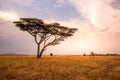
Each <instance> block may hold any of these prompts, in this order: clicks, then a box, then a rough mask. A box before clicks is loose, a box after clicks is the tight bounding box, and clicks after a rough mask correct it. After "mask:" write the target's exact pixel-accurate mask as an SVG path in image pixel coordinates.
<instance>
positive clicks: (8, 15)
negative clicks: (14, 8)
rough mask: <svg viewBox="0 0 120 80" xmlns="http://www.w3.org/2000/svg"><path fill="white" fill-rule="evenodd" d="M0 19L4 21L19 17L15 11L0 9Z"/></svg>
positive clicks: (14, 19)
mask: <svg viewBox="0 0 120 80" xmlns="http://www.w3.org/2000/svg"><path fill="white" fill-rule="evenodd" d="M0 19H2V20H5V21H16V20H18V19H19V17H18V15H17V14H16V13H12V12H4V11H0Z"/></svg>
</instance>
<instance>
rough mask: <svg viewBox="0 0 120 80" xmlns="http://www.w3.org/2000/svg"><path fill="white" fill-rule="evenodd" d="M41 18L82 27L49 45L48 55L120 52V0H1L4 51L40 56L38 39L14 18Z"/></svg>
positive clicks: (0, 39)
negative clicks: (38, 54) (17, 23)
mask: <svg viewBox="0 0 120 80" xmlns="http://www.w3.org/2000/svg"><path fill="white" fill-rule="evenodd" d="M19 18H39V19H42V20H43V21H45V22H46V23H54V22H58V23H60V24H61V25H64V26H67V27H70V28H78V31H77V32H76V33H75V34H74V36H72V37H70V38H68V39H66V40H65V41H64V42H61V43H60V44H59V45H56V46H51V47H48V48H47V50H46V51H45V53H44V54H46V55H47V54H50V53H53V54H55V55H81V54H84V53H85V54H89V53H90V52H91V51H93V52H95V53H100V54H105V53H118V54H120V42H119V41H120V0H1V1H0V53H19V54H34V55H36V47H37V45H36V44H35V41H34V38H33V37H32V36H31V35H30V34H29V33H27V32H23V31H20V30H19V29H18V28H16V27H15V24H13V21H18V20H19Z"/></svg>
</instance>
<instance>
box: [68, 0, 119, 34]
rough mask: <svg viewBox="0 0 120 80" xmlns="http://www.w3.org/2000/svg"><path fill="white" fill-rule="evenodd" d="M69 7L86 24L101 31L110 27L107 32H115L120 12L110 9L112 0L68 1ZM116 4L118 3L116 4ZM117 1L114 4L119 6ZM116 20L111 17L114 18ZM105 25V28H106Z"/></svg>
mask: <svg viewBox="0 0 120 80" xmlns="http://www.w3.org/2000/svg"><path fill="white" fill-rule="evenodd" d="M68 1H69V2H70V3H71V5H73V6H74V7H75V9H76V10H77V11H78V12H79V15H82V16H83V17H84V19H85V22H86V23H89V24H92V25H93V26H94V27H96V28H99V29H101V30H103V29H106V28H107V26H110V29H109V31H111V32H116V31H118V29H117V30H116V28H117V27H119V25H120V23H119V20H120V14H119V13H120V11H119V10H116V9H114V8H112V7H111V6H110V5H109V3H111V2H112V0H87V1H86V0H68ZM117 2H118V3H117ZM119 2H120V1H119V0H117V1H116V4H119ZM116 15H117V18H115V17H113V16H116ZM106 25H107V26H106ZM91 27H92V26H91Z"/></svg>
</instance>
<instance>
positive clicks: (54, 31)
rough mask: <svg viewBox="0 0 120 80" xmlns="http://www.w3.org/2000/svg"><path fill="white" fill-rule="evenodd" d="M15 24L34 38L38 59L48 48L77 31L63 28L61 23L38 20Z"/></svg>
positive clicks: (31, 19)
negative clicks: (47, 22)
mask: <svg viewBox="0 0 120 80" xmlns="http://www.w3.org/2000/svg"><path fill="white" fill-rule="evenodd" d="M14 23H15V25H16V27H18V28H19V29H20V30H22V31H27V32H28V33H29V34H31V35H32V36H33V37H34V40H35V42H36V44H37V58H41V56H42V54H43V52H44V51H45V49H46V48H47V47H48V46H52V45H56V44H59V43H60V41H64V39H66V38H68V37H70V36H73V34H74V33H75V31H77V29H76V28H68V27H65V26H61V25H60V24H59V23H50V24H46V23H44V22H43V20H41V19H37V18H20V20H19V21H15V22H14Z"/></svg>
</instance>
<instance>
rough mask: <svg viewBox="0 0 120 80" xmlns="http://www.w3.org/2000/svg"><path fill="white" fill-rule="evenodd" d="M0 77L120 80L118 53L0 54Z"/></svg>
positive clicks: (17, 79) (8, 79)
mask: <svg viewBox="0 0 120 80" xmlns="http://www.w3.org/2000/svg"><path fill="white" fill-rule="evenodd" d="M0 80H120V56H101V57H100V56H96V57H95V58H94V59H90V58H89V56H52V57H49V56H44V57H42V58H41V59H35V57H33V56H24V57H21V56H0Z"/></svg>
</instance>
